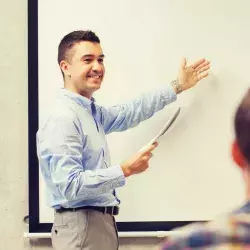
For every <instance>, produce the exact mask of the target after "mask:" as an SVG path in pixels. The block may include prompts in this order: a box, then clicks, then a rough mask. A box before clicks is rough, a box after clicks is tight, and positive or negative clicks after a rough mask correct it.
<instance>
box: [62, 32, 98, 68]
mask: <svg viewBox="0 0 250 250" xmlns="http://www.w3.org/2000/svg"><path fill="white" fill-rule="evenodd" d="M83 41H87V42H93V43H100V39H99V38H98V36H96V34H95V33H94V32H92V31H90V30H85V31H84V30H77V31H73V32H71V33H69V34H67V35H66V36H64V37H63V39H62V40H61V42H60V44H59V46H58V57H57V61H58V64H60V62H61V61H62V60H67V59H69V58H68V55H67V52H68V51H69V50H70V49H71V48H72V47H73V46H74V45H75V44H76V43H79V42H83Z"/></svg>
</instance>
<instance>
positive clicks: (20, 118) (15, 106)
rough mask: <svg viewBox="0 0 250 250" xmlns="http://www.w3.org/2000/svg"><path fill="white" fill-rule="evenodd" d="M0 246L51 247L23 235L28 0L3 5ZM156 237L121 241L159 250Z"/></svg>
mask: <svg viewBox="0 0 250 250" xmlns="http://www.w3.org/2000/svg"><path fill="white" fill-rule="evenodd" d="M0 30H1V39H0V58H1V61H0V72H1V75H0V76H1V84H0V86H1V90H0V114H1V117H0V173H1V175H0V215H1V220H0V250H6V249H17V250H27V249H36V250H42V249H43V250H45V249H52V248H51V243H50V240H38V241H33V242H29V241H28V240H24V239H23V237H22V236H23V233H24V231H26V230H27V226H26V225H25V224H24V223H23V222H22V219H23V217H24V216H25V215H27V213H28V156H27V155H28V139H27V138H28V130H27V129H28V121H27V119H28V108H27V107H28V106H27V105H28V102H27V101H28V82H27V2H26V1H25V0H9V1H2V3H1V8H0ZM158 242H159V240H157V239H122V242H121V244H122V247H121V249H124V250H125V249H127V250H129V249H135V250H136V249H138V250H139V249H140V250H143V249H158V247H156V245H157V243H158Z"/></svg>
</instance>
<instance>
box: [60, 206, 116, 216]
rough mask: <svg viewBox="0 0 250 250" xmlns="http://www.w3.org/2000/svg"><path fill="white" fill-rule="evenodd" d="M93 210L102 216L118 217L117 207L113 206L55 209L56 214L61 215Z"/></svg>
mask: <svg viewBox="0 0 250 250" xmlns="http://www.w3.org/2000/svg"><path fill="white" fill-rule="evenodd" d="M87 209H89V210H95V211H99V212H101V213H103V214H111V215H118V214H119V207H118V206H115V207H94V206H85V207H76V208H64V207H61V208H59V209H56V212H57V213H62V212H66V211H72V212H75V211H78V210H87Z"/></svg>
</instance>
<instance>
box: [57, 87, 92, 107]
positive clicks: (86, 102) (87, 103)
mask: <svg viewBox="0 0 250 250" xmlns="http://www.w3.org/2000/svg"><path fill="white" fill-rule="evenodd" d="M59 95H60V96H64V97H66V98H70V99H71V100H72V101H74V102H75V103H77V104H79V105H80V106H82V107H84V108H87V109H88V110H91V106H92V105H93V104H94V103H95V99H94V98H93V97H91V99H88V98H86V97H84V96H81V95H79V94H77V93H75V92H72V91H70V90H68V89H65V88H62V89H61V90H60V92H59Z"/></svg>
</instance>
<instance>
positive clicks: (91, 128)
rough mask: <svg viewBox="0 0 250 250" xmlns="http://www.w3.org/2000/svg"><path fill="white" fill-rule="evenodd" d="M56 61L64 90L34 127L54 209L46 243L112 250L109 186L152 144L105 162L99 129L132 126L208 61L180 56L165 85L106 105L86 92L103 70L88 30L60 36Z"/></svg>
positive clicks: (143, 165)
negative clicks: (173, 76)
mask: <svg viewBox="0 0 250 250" xmlns="http://www.w3.org/2000/svg"><path fill="white" fill-rule="evenodd" d="M58 63H59V66H60V69H61V71H62V74H63V79H64V88H63V89H61V90H60V93H59V96H58V99H57V102H56V105H55V106H54V107H53V109H52V110H50V112H49V113H48V118H47V120H46V121H45V123H44V125H43V126H42V127H41V128H40V129H39V131H38V133H37V152H38V158H39V164H40V168H41V172H42V174H43V177H44V180H45V183H46V186H47V190H48V192H47V193H48V196H47V202H48V205H49V206H50V207H52V208H54V209H55V219H54V223H53V227H52V244H53V247H54V249H56V250H76V249H86V250H99V249H102V250H114V249H118V246H119V241H118V236H117V229H116V222H115V219H114V216H115V215H117V214H118V213H119V207H118V205H119V204H120V200H119V199H118V197H117V196H116V193H115V189H116V188H118V187H122V186H124V185H125V183H126V178H127V177H129V176H131V175H134V174H139V173H141V172H143V171H145V170H146V169H147V168H148V167H149V160H150V158H151V157H152V153H151V152H152V151H153V150H154V149H155V148H156V147H157V144H154V145H151V146H149V147H148V148H147V149H145V150H144V151H143V152H137V153H136V154H135V155H133V156H132V157H131V158H130V159H128V160H126V161H124V162H122V163H121V164H118V165H115V166H111V164H110V156H109V150H108V146H107V141H106V134H109V133H111V132H117V131H125V130H126V129H129V128H132V127H135V126H137V125H138V124H139V123H140V122H142V121H144V120H146V119H148V118H150V117H152V116H153V115H154V114H155V113H156V112H157V111H159V110H162V109H163V108H164V107H165V106H166V105H168V104H170V103H171V102H173V101H175V100H176V97H177V94H178V93H180V92H182V91H184V90H187V89H189V88H191V87H193V86H194V85H196V84H197V82H199V81H200V80H201V79H203V78H205V77H206V76H207V75H208V72H207V70H208V69H209V62H208V61H206V60H205V59H201V60H199V61H197V62H195V63H193V64H192V65H190V66H188V67H187V66H186V60H185V59H184V60H183V61H182V63H181V67H180V70H179V73H178V77H177V79H176V80H174V81H173V82H172V83H171V84H166V86H163V87H161V88H158V89H156V90H155V91H154V92H153V93H148V94H143V95H141V96H140V97H139V98H138V99H136V100H132V101H131V102H129V103H126V104H123V105H116V106H112V107H110V108H104V107H102V106H99V105H97V104H96V103H95V100H94V98H93V97H92V95H93V93H94V92H95V91H97V90H98V89H99V88H100V87H101V83H102V80H103V78H104V74H105V67H104V54H103V51H102V48H101V46H100V40H99V38H98V37H97V36H96V35H95V34H94V33H93V32H92V31H74V32H71V33H69V34H67V35H66V36H65V37H64V38H63V39H62V40H61V42H60V44H59V47H58ZM131 143H132V142H131ZM118 146H119V145H118Z"/></svg>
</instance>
